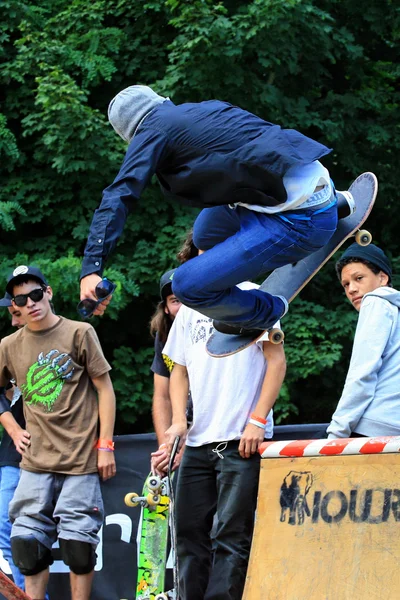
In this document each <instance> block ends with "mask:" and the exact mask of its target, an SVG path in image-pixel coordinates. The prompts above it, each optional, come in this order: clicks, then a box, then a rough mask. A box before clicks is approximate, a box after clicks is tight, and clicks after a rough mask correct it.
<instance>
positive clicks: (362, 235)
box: [355, 229, 372, 246]
mask: <svg viewBox="0 0 400 600" xmlns="http://www.w3.org/2000/svg"><path fill="white" fill-rule="evenodd" d="M355 237H356V242H357V244H359V245H360V246H368V244H370V243H371V242H372V235H371V234H370V232H369V231H367V230H366V229H359V230H358V231H357V233H356V236H355Z"/></svg>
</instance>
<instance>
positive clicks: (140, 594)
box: [125, 473, 170, 600]
mask: <svg viewBox="0 0 400 600" xmlns="http://www.w3.org/2000/svg"><path fill="white" fill-rule="evenodd" d="M168 485H169V484H168V479H167V477H163V478H160V477H158V476H156V475H153V474H152V473H150V474H149V475H148V476H147V477H146V480H145V482H144V485H143V490H142V495H141V496H139V495H138V494H136V493H134V492H130V493H129V494H126V496H125V504H126V505H127V506H130V507H135V506H141V508H142V512H141V517H140V522H141V528H140V541H139V549H138V550H139V552H138V569H137V586H136V600H155V599H156V598H157V600H161V598H163V596H160V594H162V593H163V592H164V581H165V565H166V562H167V543H168V513H169V504H170V499H169V494H168Z"/></svg>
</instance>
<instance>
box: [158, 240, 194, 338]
mask: <svg viewBox="0 0 400 600" xmlns="http://www.w3.org/2000/svg"><path fill="white" fill-rule="evenodd" d="M198 252H199V251H198V249H197V248H196V246H195V245H194V243H193V229H189V231H188V232H187V234H186V237H185V239H184V241H183V244H182V246H181V248H180V250H179V252H178V253H177V255H176V258H177V259H178V261H179V262H180V263H181V264H183V263H185V262H187V261H188V260H190V259H191V258H194V257H195V256H197V255H198ZM166 306H167V303H166V301H165V300H161V302H159V303H158V304H157V308H156V310H155V312H154V314H153V316H152V317H151V320H150V333H151V335H152V336H153V337H155V335H156V333H158V337H159V339H160V341H161V343H162V344H165V342H166V341H167V337H168V334H169V330H170V329H171V327H172V319H171V317H170V316H169V315H168V314H167V313H166V312H165V308H166Z"/></svg>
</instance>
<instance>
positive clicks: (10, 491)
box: [0, 466, 25, 590]
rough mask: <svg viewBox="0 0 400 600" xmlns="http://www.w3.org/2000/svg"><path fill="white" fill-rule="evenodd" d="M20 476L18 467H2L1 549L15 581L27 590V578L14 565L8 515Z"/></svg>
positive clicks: (0, 471)
mask: <svg viewBox="0 0 400 600" xmlns="http://www.w3.org/2000/svg"><path fill="white" fill-rule="evenodd" d="M19 477H20V470H19V469H18V467H7V466H6V467H0V550H1V551H2V553H3V556H4V558H5V559H6V561H7V562H8V564H9V565H10V569H11V573H12V576H13V579H14V583H15V584H16V585H17V586H18V587H19V588H21V589H22V590H25V578H24V576H23V575H22V574H21V573H20V572H19V570H18V569H17V567H16V566H15V565H14V562H13V559H12V556H11V543H10V534H11V522H10V519H9V517H8V506H9V504H10V502H11V500H12V499H13V496H14V492H15V490H16V487H17V485H18V481H19Z"/></svg>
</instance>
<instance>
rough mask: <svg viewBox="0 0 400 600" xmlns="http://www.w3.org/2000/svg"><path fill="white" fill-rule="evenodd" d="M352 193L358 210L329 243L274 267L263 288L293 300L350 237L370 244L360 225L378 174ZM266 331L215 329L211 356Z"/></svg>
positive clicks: (278, 336) (279, 335) (278, 334)
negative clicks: (237, 333) (232, 331)
mask: <svg viewBox="0 0 400 600" xmlns="http://www.w3.org/2000/svg"><path fill="white" fill-rule="evenodd" d="M349 192H350V193H351V194H352V196H353V198H354V203H355V210H354V212H353V213H352V214H350V215H349V216H347V217H346V218H342V219H340V220H339V221H338V226H337V229H336V231H335V233H334V234H333V236H332V237H331V238H330V240H329V241H328V243H327V244H326V245H325V246H324V247H323V248H320V249H319V250H317V252H314V253H313V254H310V255H309V256H306V258H303V259H302V260H300V261H299V262H297V263H294V264H288V265H284V266H283V267H280V268H278V269H275V271H273V272H272V273H271V274H270V275H269V276H268V277H267V278H266V279H265V281H264V282H263V283H262V284H261V286H260V288H259V289H260V290H261V291H263V292H268V293H270V294H273V295H281V296H284V297H285V298H286V299H287V300H288V301H289V302H291V301H292V300H293V299H294V298H296V296H297V294H299V293H300V292H301V290H302V289H303V288H304V287H305V286H306V285H307V283H308V282H309V281H310V280H311V279H312V278H313V277H314V275H315V274H316V273H318V271H319V270H320V269H321V268H322V267H323V265H324V264H325V263H326V262H327V261H328V260H329V259H330V257H331V256H332V255H333V254H334V253H335V252H336V251H337V250H338V249H339V248H340V246H341V245H342V244H343V243H344V242H345V241H346V240H347V239H348V238H350V237H352V236H355V240H356V242H357V243H358V244H360V245H361V246H367V245H368V244H370V243H371V241H372V236H371V234H370V233H369V232H368V231H366V230H360V227H361V225H362V224H363V223H364V221H366V219H367V217H368V216H369V214H370V212H371V210H372V207H373V205H374V202H375V198H376V195H377V193H378V180H377V178H376V176H375V175H374V174H373V173H363V174H362V175H360V176H359V177H357V179H356V180H355V181H353V183H352V184H351V186H350V188H349ZM267 331H268V339H269V341H270V342H272V343H273V344H279V343H281V342H282V341H283V339H284V334H283V331H281V330H280V329H269V330H267ZM265 333H266V332H265V331H261V330H260V331H259V332H256V334H254V331H253V332H252V333H249V334H248V335H246V333H244V334H242V335H231V334H226V333H220V332H219V331H215V330H214V331H213V333H212V334H211V336H210V338H209V339H208V341H207V346H206V349H207V352H208V354H210V356H214V357H223V356H230V355H231V354H236V352H240V351H241V350H244V349H245V348H248V347H249V346H251V345H252V344H254V343H255V342H257V341H258V340H259V339H260V338H261V337H262V336H263V335H264V334H265Z"/></svg>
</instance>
